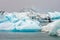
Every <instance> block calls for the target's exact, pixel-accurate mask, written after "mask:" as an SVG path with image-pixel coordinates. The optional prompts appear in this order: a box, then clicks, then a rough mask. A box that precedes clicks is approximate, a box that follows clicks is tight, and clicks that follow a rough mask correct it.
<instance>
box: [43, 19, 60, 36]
mask: <svg viewBox="0 0 60 40" xmlns="http://www.w3.org/2000/svg"><path fill="white" fill-rule="evenodd" d="M42 31H43V32H47V33H48V34H49V35H52V36H54V35H56V36H59V35H60V34H59V33H60V20H56V21H54V22H52V23H49V24H48V25H46V26H43V27H42Z"/></svg>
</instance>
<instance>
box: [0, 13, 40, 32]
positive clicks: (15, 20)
mask: <svg viewBox="0 0 60 40" xmlns="http://www.w3.org/2000/svg"><path fill="white" fill-rule="evenodd" d="M24 13H25V12H24ZM24 13H23V14H21V13H20V14H18V13H16V14H15V13H5V14H4V17H5V18H6V19H4V18H3V19H4V21H3V22H2V23H0V30H12V31H13V30H15V31H16V30H32V31H33V30H40V29H41V26H40V25H39V24H40V22H38V21H36V20H35V21H33V20H32V19H30V18H29V17H28V16H27V15H25V14H26V13H25V14H24ZM19 15H20V16H19ZM0 20H1V19H0ZM5 20H6V21H5ZM1 21H2V20H1Z"/></svg>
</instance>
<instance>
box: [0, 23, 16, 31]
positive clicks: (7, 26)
mask: <svg viewBox="0 0 60 40" xmlns="http://www.w3.org/2000/svg"><path fill="white" fill-rule="evenodd" d="M14 28H15V27H14V24H12V23H10V22H4V23H0V30H13V29H14Z"/></svg>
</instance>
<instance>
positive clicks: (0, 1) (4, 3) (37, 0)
mask: <svg viewBox="0 0 60 40" xmlns="http://www.w3.org/2000/svg"><path fill="white" fill-rule="evenodd" d="M59 3H60V0H0V10H5V11H8V12H14V11H19V10H20V9H21V8H30V7H36V8H39V9H40V11H43V12H44V11H60V5H59Z"/></svg>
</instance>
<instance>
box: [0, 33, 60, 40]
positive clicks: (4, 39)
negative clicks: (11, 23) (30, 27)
mask: <svg viewBox="0 0 60 40" xmlns="http://www.w3.org/2000/svg"><path fill="white" fill-rule="evenodd" d="M0 40H60V37H53V36H49V35H48V34H47V33H41V32H0Z"/></svg>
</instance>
